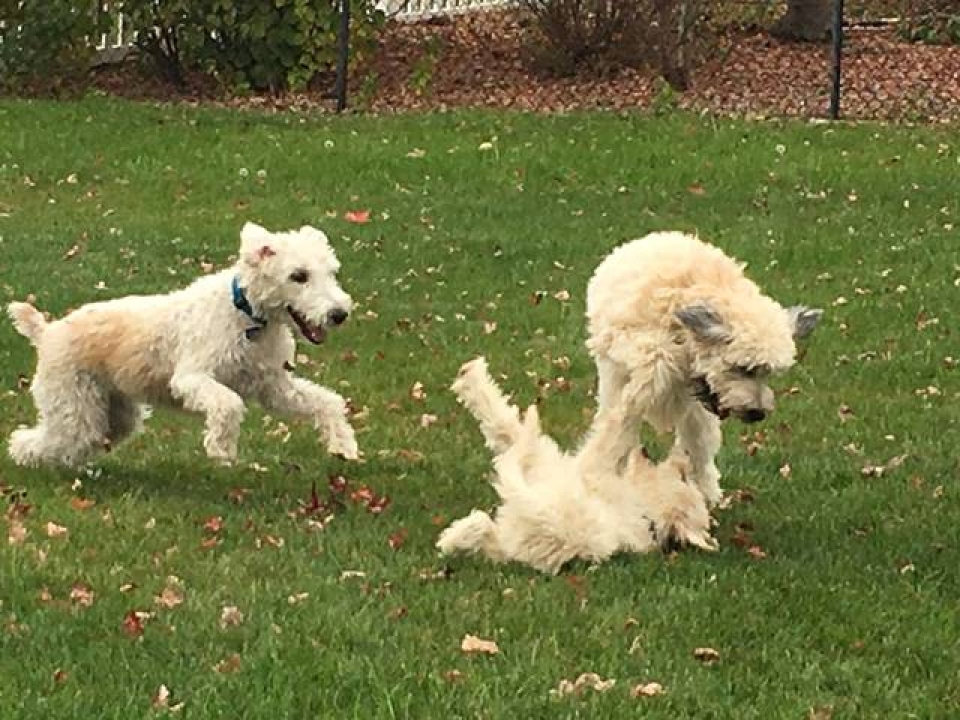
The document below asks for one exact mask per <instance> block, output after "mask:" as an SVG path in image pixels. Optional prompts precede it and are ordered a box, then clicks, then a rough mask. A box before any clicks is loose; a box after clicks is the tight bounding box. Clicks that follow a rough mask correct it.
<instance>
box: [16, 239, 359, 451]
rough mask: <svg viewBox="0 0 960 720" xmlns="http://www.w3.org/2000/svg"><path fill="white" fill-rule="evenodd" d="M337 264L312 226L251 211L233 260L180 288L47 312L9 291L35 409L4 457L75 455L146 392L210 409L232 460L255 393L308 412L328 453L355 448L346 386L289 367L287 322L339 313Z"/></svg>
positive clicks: (159, 400) (317, 338)
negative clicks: (32, 368)
mask: <svg viewBox="0 0 960 720" xmlns="http://www.w3.org/2000/svg"><path fill="white" fill-rule="evenodd" d="M339 267H340V265H339V262H338V261H337V258H336V255H335V254H334V252H333V249H332V248H331V247H330V245H329V243H328V242H327V237H326V236H325V235H324V234H323V233H322V232H321V231H319V230H317V229H315V228H312V227H309V226H305V227H303V228H301V229H300V230H294V231H290V232H280V233H271V232H269V231H268V230H265V229H264V228H262V227H260V226H258V225H255V224H253V223H247V224H246V225H245V226H244V228H243V230H242V232H241V247H240V256H239V260H238V261H237V263H236V265H235V266H234V267H232V268H230V269H227V270H224V271H222V272H219V273H217V274H215V275H210V276H207V277H203V278H200V279H198V280H197V281H195V282H194V283H193V284H192V285H190V286H189V287H187V288H184V289H182V290H177V291H174V292H172V293H169V294H167V295H150V296H130V297H124V298H119V299H116V300H108V301H105V302H97V303H91V304H89V305H85V306H83V307H81V308H80V309H78V310H75V311H74V312H71V313H70V314H69V315H67V316H66V317H64V318H62V319H61V320H57V321H54V322H47V321H46V320H45V319H44V316H43V315H42V314H41V313H40V312H39V311H38V310H37V309H35V308H34V307H33V306H31V305H28V304H26V303H12V304H11V305H10V307H9V313H10V316H11V318H12V319H13V322H14V325H15V326H16V328H17V330H18V331H19V332H20V333H21V334H23V335H25V336H26V337H27V338H29V339H30V341H31V342H32V343H33V345H35V346H36V348H37V354H38V357H37V369H36V374H35V376H34V378H33V382H32V384H31V392H32V393H33V398H34V402H35V404H36V406H37V411H38V413H39V420H38V423H37V425H36V426H34V427H31V428H20V429H18V430H16V431H14V432H13V434H12V435H11V436H10V442H9V452H10V456H11V457H12V458H13V460H14V461H15V462H16V463H18V464H20V465H39V464H60V465H67V466H76V465H79V464H82V463H83V462H85V461H87V460H88V459H90V458H92V457H94V456H95V455H97V454H98V453H99V452H102V451H103V450H105V449H109V448H110V447H112V446H113V445H115V444H116V443H118V442H120V441H121V440H123V439H124V438H126V437H128V436H129V435H131V434H132V433H134V432H135V431H137V430H138V429H139V428H140V426H141V421H142V419H143V417H144V406H145V405H150V404H161V405H170V406H174V407H179V408H182V409H185V410H189V411H192V412H196V413H201V414H202V415H204V416H205V418H206V428H205V432H204V447H205V449H206V451H207V454H208V455H209V456H210V457H211V458H215V459H217V460H221V461H230V460H232V459H233V458H235V457H236V454H237V440H238V436H239V434H240V423H241V421H242V419H243V415H244V411H245V405H244V401H245V400H254V401H256V402H259V403H260V404H261V405H263V406H264V407H265V408H268V409H270V410H272V411H276V412H280V413H290V414H293V415H301V416H304V417H307V418H310V419H312V420H313V421H314V423H315V424H316V427H317V428H318V429H319V431H320V435H321V437H322V438H323V440H324V441H325V442H326V445H327V449H328V450H329V451H330V452H331V453H335V454H339V455H342V456H344V457H346V458H349V459H353V458H356V457H357V456H358V450H357V443H356V440H355V438H354V432H353V429H352V428H351V426H350V424H349V422H348V421H347V406H346V403H345V401H344V399H343V398H342V397H340V396H339V395H338V394H337V393H335V392H333V391H332V390H328V389H326V388H323V387H320V386H318V385H315V384H314V383H312V382H309V381H307V380H304V379H303V378H298V377H295V376H294V375H293V374H292V373H291V372H290V371H288V369H287V368H288V367H289V365H288V363H289V361H290V360H291V358H292V357H293V354H294V353H293V351H294V345H295V342H294V336H293V332H292V331H293V330H296V331H298V332H299V333H300V334H301V335H302V336H303V337H304V338H306V339H307V340H308V341H310V342H311V343H315V344H316V343H320V342H322V341H323V339H324V338H325V336H326V333H327V329H328V328H330V327H332V326H335V325H340V324H342V323H343V322H344V321H345V320H346V319H347V316H348V314H349V313H350V309H351V305H352V302H351V299H350V296H349V295H348V294H347V293H346V292H344V291H343V289H342V288H341V287H340V285H339V284H338V283H337V279H336V273H337V270H338V269H339Z"/></svg>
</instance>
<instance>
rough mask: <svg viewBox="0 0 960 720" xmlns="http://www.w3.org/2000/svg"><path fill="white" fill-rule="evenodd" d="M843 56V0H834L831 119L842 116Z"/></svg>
mask: <svg viewBox="0 0 960 720" xmlns="http://www.w3.org/2000/svg"><path fill="white" fill-rule="evenodd" d="M842 57H843V0H833V57H832V59H831V67H830V79H831V87H830V119H831V120H836V119H837V118H839V117H840V61H841V59H842Z"/></svg>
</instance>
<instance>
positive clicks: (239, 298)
mask: <svg viewBox="0 0 960 720" xmlns="http://www.w3.org/2000/svg"><path fill="white" fill-rule="evenodd" d="M230 288H231V290H232V291H233V306H234V307H235V308H236V309H237V310H239V311H240V312H242V313H243V314H244V315H246V316H247V317H248V318H250V320H251V321H252V322H253V323H254V326H253V327H249V328H247V329H246V330H244V331H243V334H244V336H245V337H246V338H247V340H254V339H255V338H256V337H257V335H259V334H260V331H261V330H263V328H264V327H266V325H267V319H266V318H263V317H258V316H257V315H256V314H255V313H254V312H253V306H252V305H251V304H250V301H249V300H247V295H246V293H245V292H244V291H243V288H242V287H240V276H239V275H234V276H233V282H232V283H231V284H230Z"/></svg>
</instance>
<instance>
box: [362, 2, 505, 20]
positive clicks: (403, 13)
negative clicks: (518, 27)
mask: <svg viewBox="0 0 960 720" xmlns="http://www.w3.org/2000/svg"><path fill="white" fill-rule="evenodd" d="M378 4H379V6H380V9H382V10H383V11H384V12H385V13H386V14H387V15H388V16H389V17H395V18H397V19H398V20H419V19H421V18H425V17H432V16H435V15H452V14H455V13H462V12H470V11H471V10H486V9H490V8H497V7H507V6H509V5H516V4H517V3H516V0H380V2H379V3H378Z"/></svg>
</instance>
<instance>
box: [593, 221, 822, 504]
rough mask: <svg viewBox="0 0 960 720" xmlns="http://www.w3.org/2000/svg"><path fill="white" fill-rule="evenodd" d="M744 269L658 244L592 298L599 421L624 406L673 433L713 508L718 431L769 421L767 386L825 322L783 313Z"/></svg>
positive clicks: (691, 243) (684, 241)
mask: <svg viewBox="0 0 960 720" xmlns="http://www.w3.org/2000/svg"><path fill="white" fill-rule="evenodd" d="M743 269H744V266H743V265H742V264H740V263H738V262H736V261H735V260H733V259H732V258H730V257H728V256H727V255H725V254H724V253H723V251H721V250H720V249H718V248H716V247H713V246H711V245H708V244H706V243H704V242H701V241H700V240H699V239H697V238H696V237H693V236H690V235H685V234H683V233H679V232H658V233H653V234H651V235H647V236H646V237H643V238H641V239H639V240H634V241H632V242H628V243H626V244H624V245H622V246H620V247H618V248H617V249H616V250H614V251H613V252H612V253H610V255H609V256H607V258H606V259H604V260H603V261H602V262H601V263H600V265H599V266H598V267H597V269H596V271H595V272H594V275H593V277H592V278H591V280H590V283H589V285H588V288H587V321H588V333H589V338H588V341H587V347H588V349H589V350H590V353H591V354H592V355H593V357H594V359H595V361H596V363H597V372H598V379H599V386H598V411H599V412H601V413H602V412H603V411H604V410H606V409H608V408H610V407H611V406H613V405H615V404H616V403H618V402H620V401H621V399H622V400H623V401H624V402H626V403H627V405H628V406H629V410H628V414H629V415H631V416H633V417H636V418H638V419H641V420H646V421H647V422H649V423H650V424H651V425H653V426H654V427H655V428H656V429H657V430H658V431H661V432H670V431H675V432H676V444H677V446H678V447H679V448H680V449H682V450H683V451H685V452H686V453H687V454H688V456H689V457H690V461H691V463H692V480H693V481H694V482H695V483H696V484H697V485H698V486H699V488H700V490H701V491H702V492H703V493H704V495H705V497H706V498H707V500H708V502H710V503H712V504H713V503H717V502H719V500H720V499H721V495H722V493H721V490H720V485H719V479H720V473H719V471H718V470H717V467H716V464H715V462H714V458H715V456H716V454H717V452H718V450H719V449H720V444H721V439H722V438H721V432H720V419H722V418H724V417H726V416H728V415H733V416H736V417H739V418H741V419H742V420H744V421H747V422H756V421H759V420H762V419H763V418H764V417H765V416H766V415H767V414H769V413H770V412H771V411H772V410H773V392H772V391H771V390H770V388H769V387H768V385H767V380H768V378H769V376H770V375H772V374H774V373H778V372H782V371H784V370H786V369H788V368H789V367H791V366H792V365H793V364H794V362H795V359H796V344H795V341H796V339H798V338H800V337H803V336H805V335H807V334H809V333H810V332H811V331H812V330H813V328H814V327H815V326H816V324H817V321H818V320H819V319H820V316H821V314H822V313H821V311H820V310H814V309H810V308H807V307H805V306H796V307H792V308H789V309H787V308H784V307H782V306H781V305H779V304H778V303H777V302H775V301H774V300H772V299H770V298H769V297H767V296H766V295H764V294H763V293H762V292H761V291H760V289H759V288H758V287H757V285H756V284H755V283H753V282H752V281H751V280H749V279H748V278H747V277H746V276H745V275H744V273H743ZM696 395H699V396H700V397H699V400H698V399H697V397H695V396H696Z"/></svg>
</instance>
